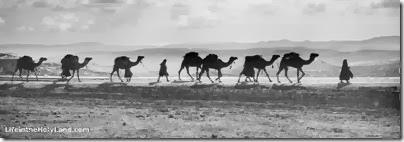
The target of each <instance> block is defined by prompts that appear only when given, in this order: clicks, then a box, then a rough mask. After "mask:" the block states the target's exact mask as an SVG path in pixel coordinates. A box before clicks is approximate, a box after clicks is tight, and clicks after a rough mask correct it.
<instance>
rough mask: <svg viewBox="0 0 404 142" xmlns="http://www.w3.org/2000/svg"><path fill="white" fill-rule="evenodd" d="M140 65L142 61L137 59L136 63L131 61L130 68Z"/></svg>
mask: <svg viewBox="0 0 404 142" xmlns="http://www.w3.org/2000/svg"><path fill="white" fill-rule="evenodd" d="M139 63H140V60H139V59H137V60H136V62H131V61H130V63H129V66H130V67H133V66H136V65H138V64H139Z"/></svg>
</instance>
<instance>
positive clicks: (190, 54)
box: [184, 52, 199, 58]
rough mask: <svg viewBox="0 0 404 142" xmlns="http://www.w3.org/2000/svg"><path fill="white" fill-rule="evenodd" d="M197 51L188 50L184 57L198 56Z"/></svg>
mask: <svg viewBox="0 0 404 142" xmlns="http://www.w3.org/2000/svg"><path fill="white" fill-rule="evenodd" d="M198 56H199V53H198V52H188V53H187V54H185V56H184V58H190V57H191V58H193V57H198Z"/></svg>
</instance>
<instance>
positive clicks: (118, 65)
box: [109, 56, 144, 82]
mask: <svg viewBox="0 0 404 142" xmlns="http://www.w3.org/2000/svg"><path fill="white" fill-rule="evenodd" d="M143 58H144V56H138V57H137V60H136V62H132V61H130V60H129V57H126V56H120V57H117V58H115V60H114V67H113V69H112V72H111V74H110V77H109V78H110V81H111V82H112V75H113V74H114V72H116V74H117V75H118V77H119V79H120V80H121V82H123V80H122V79H121V76H119V69H125V71H128V70H129V71H130V68H132V67H133V66H136V65H138V64H139V63H142V60H143ZM130 73H131V72H130ZM128 74H129V73H128ZM131 78H132V75H131V76H130V78H129V79H128V78H127V81H128V82H129V81H130V80H131Z"/></svg>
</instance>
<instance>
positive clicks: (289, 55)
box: [283, 52, 300, 59]
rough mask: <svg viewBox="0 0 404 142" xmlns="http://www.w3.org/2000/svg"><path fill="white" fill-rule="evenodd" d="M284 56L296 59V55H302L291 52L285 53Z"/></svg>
mask: <svg viewBox="0 0 404 142" xmlns="http://www.w3.org/2000/svg"><path fill="white" fill-rule="evenodd" d="M283 57H284V58H286V59H294V58H296V57H300V54H299V53H296V52H290V53H286V54H284V55H283Z"/></svg>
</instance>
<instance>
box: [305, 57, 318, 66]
mask: <svg viewBox="0 0 404 142" xmlns="http://www.w3.org/2000/svg"><path fill="white" fill-rule="evenodd" d="M315 58H316V57H310V59H309V60H305V61H304V63H303V64H304V65H308V64H311V63H312V62H313V61H314V59H315Z"/></svg>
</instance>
